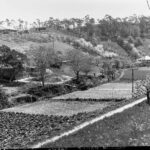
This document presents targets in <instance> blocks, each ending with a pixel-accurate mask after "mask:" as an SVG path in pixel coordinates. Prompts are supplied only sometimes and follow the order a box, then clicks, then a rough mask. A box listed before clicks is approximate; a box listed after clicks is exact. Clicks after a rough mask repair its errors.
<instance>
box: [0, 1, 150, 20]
mask: <svg viewBox="0 0 150 150" xmlns="http://www.w3.org/2000/svg"><path fill="white" fill-rule="evenodd" d="M149 3H150V0H149ZM87 14H88V15H90V16H91V17H94V18H95V19H101V18H103V17H104V16H105V15H106V14H109V15H111V16H113V17H127V16H131V15H133V14H137V15H146V16H150V10H149V9H148V6H147V3H146V0H0V20H5V19H6V18H8V19H14V20H17V19H19V18H21V19H23V20H26V21H29V22H32V21H34V20H36V19H37V18H40V19H41V20H43V21H44V20H46V19H48V18H49V17H54V18H59V19H63V18H72V17H78V18H83V17H84V16H85V15H87Z"/></svg>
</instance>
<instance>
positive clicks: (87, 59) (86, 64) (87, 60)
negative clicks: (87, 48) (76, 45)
mask: <svg viewBox="0 0 150 150" xmlns="http://www.w3.org/2000/svg"><path fill="white" fill-rule="evenodd" d="M92 60H93V58H92V57H91V56H89V55H87V56H86V55H85V56H84V57H83V67H82V72H84V73H85V75H86V76H87V75H88V73H90V72H91V70H92V66H93V65H92Z"/></svg>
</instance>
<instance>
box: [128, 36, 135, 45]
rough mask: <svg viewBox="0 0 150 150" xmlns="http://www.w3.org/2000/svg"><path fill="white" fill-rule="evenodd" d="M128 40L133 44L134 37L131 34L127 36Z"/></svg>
mask: <svg viewBox="0 0 150 150" xmlns="http://www.w3.org/2000/svg"><path fill="white" fill-rule="evenodd" d="M128 42H129V43H132V44H134V43H135V40H134V38H133V37H132V36H129V37H128Z"/></svg>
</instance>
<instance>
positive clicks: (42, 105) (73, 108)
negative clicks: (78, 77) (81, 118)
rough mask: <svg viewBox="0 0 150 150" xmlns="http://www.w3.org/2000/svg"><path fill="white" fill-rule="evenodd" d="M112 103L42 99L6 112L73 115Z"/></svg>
mask: <svg viewBox="0 0 150 150" xmlns="http://www.w3.org/2000/svg"><path fill="white" fill-rule="evenodd" d="M108 105H111V102H101V103H100V102H90V101H86V102H80V101H61V100H60V101H51V100H48V101H40V102H36V103H33V104H26V105H22V106H17V107H13V108H9V109H6V110H5V112H21V113H27V114H43V115H48V116H50V115H58V116H61V115H62V116H71V115H74V114H78V113H82V112H92V111H95V110H101V111H102V110H103V108H105V107H107V106H108Z"/></svg>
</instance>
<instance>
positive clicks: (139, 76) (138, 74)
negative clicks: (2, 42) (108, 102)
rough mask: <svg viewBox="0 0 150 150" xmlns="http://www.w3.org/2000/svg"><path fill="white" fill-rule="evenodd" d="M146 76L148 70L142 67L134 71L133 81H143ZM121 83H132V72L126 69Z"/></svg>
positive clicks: (149, 69)
mask: <svg viewBox="0 0 150 150" xmlns="http://www.w3.org/2000/svg"><path fill="white" fill-rule="evenodd" d="M146 75H150V68H148V67H142V68H139V69H137V70H134V80H143V79H145V77H146ZM121 81H129V82H131V81H132V70H131V69H127V70H125V71H124V76H123V77H122V78H121Z"/></svg>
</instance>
